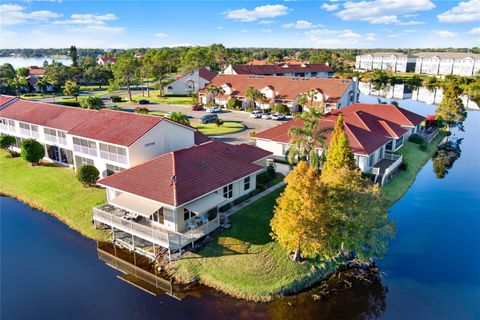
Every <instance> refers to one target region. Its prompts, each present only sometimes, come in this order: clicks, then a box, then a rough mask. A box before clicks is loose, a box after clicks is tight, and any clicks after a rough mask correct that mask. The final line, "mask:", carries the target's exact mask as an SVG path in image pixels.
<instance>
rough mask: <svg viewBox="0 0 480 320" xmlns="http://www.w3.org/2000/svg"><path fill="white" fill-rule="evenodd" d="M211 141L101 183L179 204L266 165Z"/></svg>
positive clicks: (125, 171)
mask: <svg viewBox="0 0 480 320" xmlns="http://www.w3.org/2000/svg"><path fill="white" fill-rule="evenodd" d="M218 143H221V144H224V145H226V144H225V143H223V142H218ZM210 144H211V142H209V143H206V144H202V145H199V146H193V147H190V148H186V149H181V150H177V151H174V152H169V153H167V154H164V155H161V156H160V157H157V158H155V159H152V160H150V161H148V162H145V163H143V164H140V165H138V166H135V167H133V168H130V169H127V170H124V171H122V172H119V173H116V174H114V175H111V176H109V177H106V178H104V179H102V180H100V181H98V184H100V185H102V186H107V187H111V188H114V189H117V190H121V191H125V192H128V193H131V194H135V195H138V196H141V197H144V198H148V199H151V200H154V201H158V202H161V203H165V204H168V205H172V206H179V205H182V204H184V203H187V202H189V201H192V200H194V199H196V198H198V197H201V196H203V195H205V194H208V193H210V192H212V191H215V190H217V189H219V188H221V187H223V186H225V185H228V184H230V183H232V182H234V181H236V180H238V179H241V178H243V177H245V176H247V175H250V174H253V173H255V172H257V171H259V170H261V169H262V167H261V166H258V165H255V164H252V163H248V162H247V161H243V160H239V159H234V158H233V157H231V155H229V154H228V152H227V153H224V152H223V149H222V148H220V147H215V148H213V147H212V146H211V145H210ZM225 148H226V149H228V147H225ZM250 148H256V147H253V146H250Z"/></svg>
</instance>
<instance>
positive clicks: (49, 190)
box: [0, 150, 109, 240]
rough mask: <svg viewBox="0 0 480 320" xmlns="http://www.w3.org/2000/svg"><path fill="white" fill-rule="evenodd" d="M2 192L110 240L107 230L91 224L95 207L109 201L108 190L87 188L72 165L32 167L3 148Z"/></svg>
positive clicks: (0, 167) (0, 154)
mask: <svg viewBox="0 0 480 320" xmlns="http://www.w3.org/2000/svg"><path fill="white" fill-rule="evenodd" d="M0 181H1V183H0V193H1V194H4V195H7V196H12V197H14V198H17V199H19V200H21V201H24V202H26V203H28V204H30V205H31V206H33V207H35V208H38V209H40V210H43V211H45V212H48V213H50V214H52V215H54V216H55V217H57V218H58V219H59V220H61V221H63V222H64V223H66V224H67V225H68V226H70V227H71V228H72V229H74V230H76V231H78V232H80V233H81V234H83V235H85V236H87V237H89V238H92V239H96V240H107V239H108V238H109V236H108V234H107V233H106V232H102V231H99V230H96V229H95V228H94V227H93V225H92V207H93V206H95V205H98V204H101V203H104V202H105V201H106V196H105V190H103V189H97V188H85V187H83V186H82V185H81V184H80V182H78V181H77V180H76V179H75V177H74V174H73V170H72V169H70V168H63V167H56V166H52V165H42V166H35V167H32V166H30V165H29V164H28V163H27V162H26V161H24V160H23V159H22V158H7V153H6V152H5V151H3V150H2V151H0Z"/></svg>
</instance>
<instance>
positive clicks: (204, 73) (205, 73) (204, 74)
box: [198, 68, 217, 81]
mask: <svg viewBox="0 0 480 320" xmlns="http://www.w3.org/2000/svg"><path fill="white" fill-rule="evenodd" d="M198 75H199V76H200V77H201V78H203V79H205V80H208V81H212V79H213V78H215V77H216V76H217V74H216V73H215V72H212V71H210V70H208V69H207V68H200V69H199V70H198Z"/></svg>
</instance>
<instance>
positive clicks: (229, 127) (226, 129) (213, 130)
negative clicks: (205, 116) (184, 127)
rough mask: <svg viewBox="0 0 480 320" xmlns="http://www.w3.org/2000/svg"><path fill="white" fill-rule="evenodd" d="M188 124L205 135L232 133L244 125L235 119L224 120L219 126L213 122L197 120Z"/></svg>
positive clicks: (241, 128)
mask: <svg viewBox="0 0 480 320" xmlns="http://www.w3.org/2000/svg"><path fill="white" fill-rule="evenodd" d="M190 125H191V126H192V127H195V128H197V129H198V130H199V131H200V132H201V133H203V134H206V135H219V134H227V133H234V132H239V131H242V130H244V129H245V126H244V125H243V124H242V123H241V122H235V121H224V122H223V124H222V125H221V126H220V127H218V126H217V125H216V124H215V123H206V124H203V123H199V122H191V123H190Z"/></svg>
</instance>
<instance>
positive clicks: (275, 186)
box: [223, 181, 286, 217]
mask: <svg viewBox="0 0 480 320" xmlns="http://www.w3.org/2000/svg"><path fill="white" fill-rule="evenodd" d="M284 185H286V183H285V181H282V182H280V183H277V184H276V185H274V186H271V187H270V188H268V189H267V190H264V191H262V192H260V193H259V194H256V195H254V196H253V197H251V198H250V199H248V200H245V201H244V202H242V203H240V204H237V205H236V206H234V207H231V208H230V209H228V210H227V211H225V212H224V213H223V214H224V215H225V216H226V217H230V216H231V215H232V214H234V213H236V212H237V211H239V210H240V209H243V208H245V207H246V206H248V205H249V204H251V203H253V202H255V201H257V200H258V199H260V198H263V197H265V196H266V195H267V194H269V193H271V192H273V191H275V190H277V189H279V188H281V187H283V186H284Z"/></svg>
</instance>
